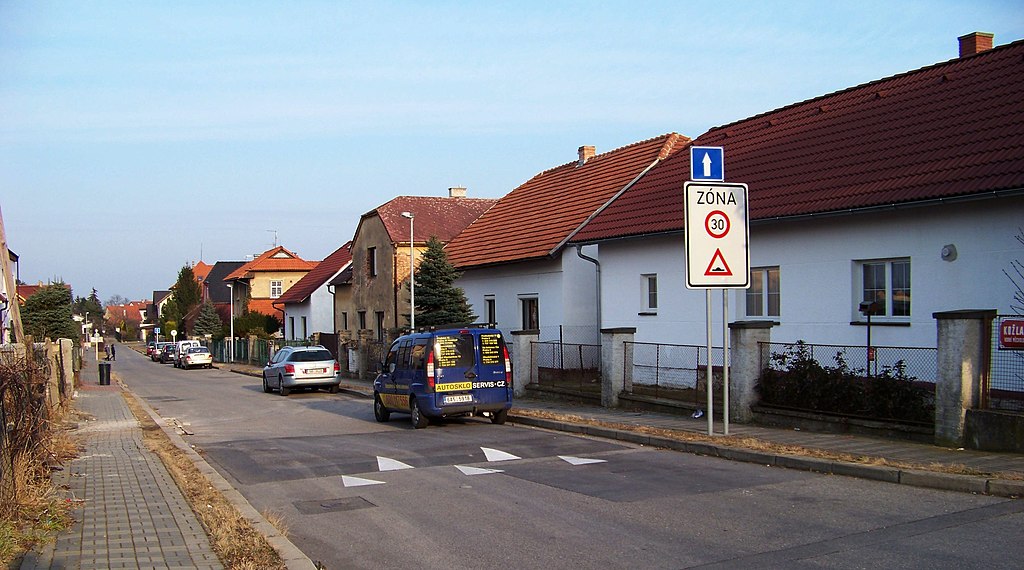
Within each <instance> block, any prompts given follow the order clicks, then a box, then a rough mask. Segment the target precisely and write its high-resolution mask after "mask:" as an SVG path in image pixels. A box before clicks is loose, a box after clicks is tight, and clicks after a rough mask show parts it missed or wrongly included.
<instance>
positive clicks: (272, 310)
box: [249, 299, 283, 320]
mask: <svg viewBox="0 0 1024 570" xmlns="http://www.w3.org/2000/svg"><path fill="white" fill-rule="evenodd" d="M277 302H278V300H277V299H249V312H250V313H263V314H264V315H270V316H271V317H274V318H275V319H277V320H281V311H282V309H283V307H275V306H274V303H277Z"/></svg>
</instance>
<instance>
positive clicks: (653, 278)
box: [640, 273, 658, 313]
mask: <svg viewBox="0 0 1024 570" xmlns="http://www.w3.org/2000/svg"><path fill="white" fill-rule="evenodd" d="M640 284H641V298H640V306H641V310H642V312H645V313H657V312H658V274H657V273H648V274H646V275H641V276H640Z"/></svg>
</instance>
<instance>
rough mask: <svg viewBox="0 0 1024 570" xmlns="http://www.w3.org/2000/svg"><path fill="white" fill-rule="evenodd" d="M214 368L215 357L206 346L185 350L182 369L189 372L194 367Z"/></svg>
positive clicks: (191, 347)
mask: <svg viewBox="0 0 1024 570" xmlns="http://www.w3.org/2000/svg"><path fill="white" fill-rule="evenodd" d="M197 366H198V367H203V368H213V355H212V354H210V349H208V348H206V347H205V346H190V347H188V348H186V349H185V355H184V356H183V357H182V359H181V367H182V368H184V369H185V370H188V369H189V368H192V367H197Z"/></svg>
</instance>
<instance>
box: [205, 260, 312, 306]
mask: <svg viewBox="0 0 1024 570" xmlns="http://www.w3.org/2000/svg"><path fill="white" fill-rule="evenodd" d="M316 265H317V262H315V261H306V260H305V259H302V258H301V257H299V256H298V255H297V254H295V253H294V252H292V251H289V250H287V249H285V248H284V247H282V246H277V247H275V248H272V249H269V250H267V251H265V252H263V253H262V254H260V255H258V256H257V257H256V258H255V259H253V260H252V261H250V262H248V263H246V264H244V265H242V266H241V267H239V268H238V269H236V270H234V271H232V272H231V273H229V274H228V275H227V276H226V277H224V279H223V281H225V282H226V283H228V284H230V285H231V302H232V303H233V304H234V312H235V317H238V316H241V315H243V314H245V313H247V312H253V311H255V312H258V313H263V314H264V315H270V316H272V317H274V318H276V319H277V320H278V321H280V320H281V319H282V317H283V315H282V311H281V310H280V309H279V308H277V307H275V306H274V301H276V300H277V299H279V298H280V297H281V296H282V295H284V294H285V293H286V292H287V291H288V290H289V289H291V287H292V286H293V285H295V284H296V283H298V282H299V280H300V279H302V278H303V277H304V276H305V275H306V274H307V273H309V272H310V271H312V269H313V268H314V267H316ZM229 308H230V307H229Z"/></svg>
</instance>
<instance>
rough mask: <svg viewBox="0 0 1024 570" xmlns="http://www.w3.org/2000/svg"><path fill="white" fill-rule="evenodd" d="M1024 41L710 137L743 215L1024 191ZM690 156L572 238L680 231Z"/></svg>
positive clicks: (706, 138)
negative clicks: (741, 198) (742, 196)
mask: <svg viewBox="0 0 1024 570" xmlns="http://www.w3.org/2000/svg"><path fill="white" fill-rule="evenodd" d="M1021 93H1024V41H1018V42H1014V43H1012V44H1008V45H1006V46H1002V47H998V48H995V49H992V50H990V51H986V52H982V53H980V54H977V55H973V56H969V57H964V58H959V59H955V60H951V61H948V62H944V63H940V64H936V65H933V66H930V67H926V68H923V69H919V70H916V71H911V72H908V73H904V74H902V75H897V76H894V77H889V78H885V79H881V80H878V81H874V82H872V83H868V84H865V85H860V86H857V87H852V88H850V89H846V90H844V91H839V92H837V93H832V94H829V95H825V96H822V97H819V98H816V99H812V100H809V101H804V102H801V103H796V104H794V105H791V106H788V107H784V108H782V109H778V110H775V111H771V112H768V113H765V114H762V115H757V116H755V117H751V118H749V119H744V120H742V121H739V122H736V123H732V124H729V125H725V126H722V127H717V128H714V129H711V130H710V131H708V132H707V133H705V134H703V135H701V136H700V137H698V138H697V139H696V140H695V141H694V143H693V144H695V145H700V146H721V147H724V149H725V156H726V165H725V171H726V176H727V180H729V181H735V182H745V183H747V184H748V186H749V190H750V195H749V200H750V219H751V220H758V219H770V218H776V217H788V216H799V215H807V214H816V213H824V212H836V211H843V210H849V209H857V208H866V207H872V206H882V205H890V204H900V203H908V202H915V201H921V200H932V199H938V198H950V197H956V196H969V195H972V194H979V193H987V192H993V191H999V190H1018V189H1024V97H1022V96H1021ZM689 154H690V153H689V152H680V153H677V154H676V155H674V156H673V157H671V158H669V159H668V160H666V161H664V162H663V163H661V164H659V165H658V166H657V167H655V168H654V169H652V170H651V172H650V173H648V175H647V176H645V177H644V178H643V179H642V180H641V181H639V182H638V183H637V184H636V185H634V187H633V188H632V189H630V190H629V191H628V192H626V193H624V194H623V195H622V196H621V197H620V198H619V199H618V200H616V201H615V202H614V203H613V204H611V205H610V206H609V207H608V208H606V209H605V210H604V211H603V212H602V213H601V214H600V215H599V216H597V217H595V219H594V220H592V221H591V222H590V223H589V224H587V227H586V228H584V229H583V230H582V231H580V232H579V233H578V234H577V235H576V236H575V237H574V240H573V241H588V240H589V241H595V240H601V239H609V238H615V237H624V236H631V235H643V234H651V233H659V232H669V231H679V230H681V229H683V190H682V189H683V183H684V182H685V181H686V180H687V179H688V178H689V174H690V157H689Z"/></svg>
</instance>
